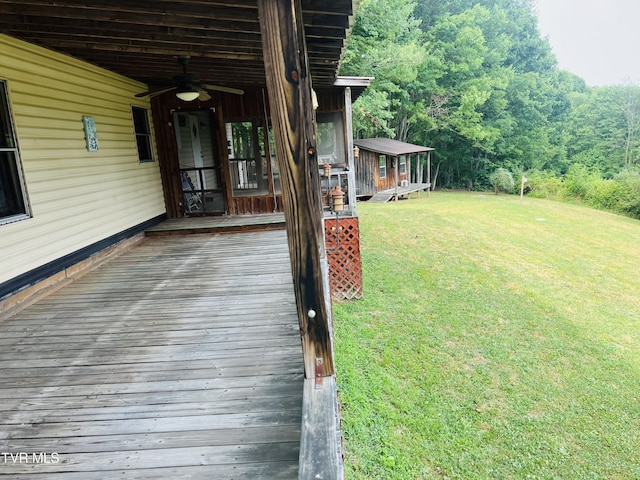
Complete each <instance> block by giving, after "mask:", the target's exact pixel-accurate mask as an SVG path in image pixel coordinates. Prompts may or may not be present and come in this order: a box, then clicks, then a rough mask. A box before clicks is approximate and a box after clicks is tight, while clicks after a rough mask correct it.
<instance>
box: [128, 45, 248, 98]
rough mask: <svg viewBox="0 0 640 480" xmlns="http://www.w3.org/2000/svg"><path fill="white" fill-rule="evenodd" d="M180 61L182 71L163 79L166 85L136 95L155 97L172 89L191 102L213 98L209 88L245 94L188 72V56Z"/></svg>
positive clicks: (181, 57) (179, 59)
mask: <svg viewBox="0 0 640 480" xmlns="http://www.w3.org/2000/svg"><path fill="white" fill-rule="evenodd" d="M178 62H179V63H180V65H182V73H180V74H178V75H175V76H174V77H172V78H171V80H163V81H161V82H158V83H164V84H166V86H161V87H157V88H153V89H150V90H148V91H146V92H142V93H138V94H136V97H146V96H149V97H155V96H156V95H161V94H163V93H165V92H169V91H171V90H175V91H176V96H177V97H178V98H179V99H180V100H183V101H185V102H191V101H193V100H195V99H196V98H197V99H198V100H201V101H203V102H204V101H207V100H209V99H211V95H209V93H208V90H215V91H218V92H225V93H232V94H234V95H243V94H244V90H239V89H237V88H231V87H223V86H222V85H208V84H205V83H202V82H201V81H200V77H198V76H197V75H195V74H193V73H188V72H187V65H188V63H189V57H188V56H186V55H185V56H180V57H178Z"/></svg>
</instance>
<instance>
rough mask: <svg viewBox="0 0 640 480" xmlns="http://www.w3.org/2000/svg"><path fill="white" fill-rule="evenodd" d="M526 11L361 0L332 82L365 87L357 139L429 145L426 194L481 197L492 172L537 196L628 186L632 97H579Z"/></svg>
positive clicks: (632, 163)
mask: <svg viewBox="0 0 640 480" xmlns="http://www.w3.org/2000/svg"><path fill="white" fill-rule="evenodd" d="M534 7H535V5H534V2H533V0H443V1H438V2H436V1H425V0H422V1H420V2H416V1H412V0H362V2H361V5H360V10H359V12H358V16H357V19H356V22H355V25H354V28H353V32H352V36H351V38H350V41H349V44H348V47H347V49H346V51H345V55H344V59H343V63H342V67H341V72H340V73H341V74H342V75H362V76H373V77H375V79H374V80H373V82H372V84H371V86H370V87H369V88H368V89H367V90H366V91H365V93H364V94H363V95H362V96H361V97H360V98H359V99H358V101H357V102H356V104H355V105H354V132H355V134H356V136H357V137H358V138H368V137H389V138H395V139H397V140H401V141H407V142H410V143H416V144H419V145H426V146H430V147H434V148H435V149H436V150H435V152H434V153H433V170H434V173H433V179H434V181H435V184H436V186H437V187H443V188H466V189H489V188H492V185H491V183H492V182H491V175H492V174H493V173H494V172H495V171H496V170H497V169H504V170H506V171H508V172H510V173H511V174H512V175H514V176H515V177H518V178H519V176H520V175H522V174H523V173H525V172H526V173H527V177H528V178H530V179H531V183H530V184H529V186H528V189H529V190H530V191H531V192H532V193H533V192H535V193H537V194H538V195H540V196H543V195H544V189H545V188H547V187H548V186H549V181H550V179H552V178H553V179H555V180H554V181H555V182H556V183H558V184H559V185H561V186H563V185H564V184H563V182H564V181H565V180H566V179H567V178H569V179H572V178H573V179H575V176H576V175H578V174H580V175H583V176H584V179H583V180H584V182H586V183H587V184H589V185H591V184H594V185H595V184H597V183H598V182H599V181H603V182H605V184H606V185H611V184H612V183H611V182H614V183H615V182H622V183H623V184H625V185H634V182H635V178H636V176H637V175H636V173H637V169H638V165H639V164H640V134H639V133H640V132H639V130H640V87H639V86H637V85H634V84H631V83H629V84H627V85H619V86H611V87H589V86H587V85H586V84H585V82H584V80H582V79H581V78H580V77H578V76H577V75H575V74H572V73H570V72H567V71H562V70H560V69H559V68H558V67H557V61H556V58H555V56H554V55H553V52H552V50H551V46H550V44H549V42H548V40H547V39H546V38H543V37H542V36H541V34H540V31H539V30H538V24H537V17H536V13H535V8H534ZM543 179H544V182H543V181H542V180H543ZM630 179H631V180H630ZM596 180H597V181H596ZM607 181H608V183H607ZM539 183H540V184H539ZM542 184H544V187H543V186H542ZM556 186H557V185H556ZM637 187H638V188H640V183H638V185H637ZM594 188H596V189H599V191H600V193H599V195H600V194H601V193H602V190H607V189H608V190H611V191H613V190H615V189H613V188H610V187H607V188H604V187H602V185H599V186H596V187H594ZM630 188H631V192H632V194H633V191H634V188H635V187H633V186H632V187H630ZM569 190H570V189H569ZM627 190H628V189H627ZM558 191H560V192H562V191H564V189H563V188H561V189H560V190H558V189H556V193H557V192H558ZM627 193H628V192H627ZM563 195H566V196H570V194H569V192H568V191H567V192H565V193H564V194H558V196H563ZM581 195H582V197H581V198H583V199H584V198H587V197H588V196H589V194H587V193H585V192H584V191H582V190H581ZM592 196H593V195H592ZM637 197H638V204H639V205H640V190H638V192H637ZM605 203H606V202H605ZM610 203H611V202H610ZM613 203H615V202H613ZM614 209H615V208H614Z"/></svg>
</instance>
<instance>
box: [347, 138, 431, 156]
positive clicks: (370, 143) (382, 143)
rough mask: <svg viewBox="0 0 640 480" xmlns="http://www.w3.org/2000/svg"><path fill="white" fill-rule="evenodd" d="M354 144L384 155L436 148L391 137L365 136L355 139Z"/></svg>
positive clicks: (419, 151) (418, 151) (406, 153)
mask: <svg viewBox="0 0 640 480" xmlns="http://www.w3.org/2000/svg"><path fill="white" fill-rule="evenodd" d="M353 144H354V145H356V146H357V147H358V148H363V149H365V150H369V151H370V152H377V153H382V154H383V155H392V156H394V157H397V156H398V155H410V154H412V153H422V152H430V151H432V150H435V148H431V147H422V146H420V145H414V144H413V143H406V142H399V141H398V140H392V139H390V138H364V139H360V140H354V141H353Z"/></svg>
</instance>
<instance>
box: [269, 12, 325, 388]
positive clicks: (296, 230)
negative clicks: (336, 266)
mask: <svg viewBox="0 0 640 480" xmlns="http://www.w3.org/2000/svg"><path fill="white" fill-rule="evenodd" d="M299 1H300V0H258V11H259V15H260V20H261V21H260V27H261V30H262V39H263V40H262V42H263V50H264V67H265V72H266V80H267V91H268V93H269V105H270V112H271V120H272V122H273V130H274V136H275V141H276V150H277V158H278V166H279V170H280V178H281V185H282V199H283V206H284V212H285V218H286V220H287V237H288V241H289V255H290V257H291V269H292V273H293V283H294V290H295V294H296V305H297V310H298V320H299V322H300V335H301V339H302V350H303V357H304V365H305V375H306V377H307V378H313V377H314V376H315V372H316V365H317V363H318V362H320V363H322V371H321V372H322V373H321V374H322V375H323V376H327V375H333V373H334V365H333V353H332V346H331V335H330V330H329V308H330V307H329V306H328V301H327V297H326V293H325V288H324V279H323V274H322V272H323V268H322V257H323V256H324V243H323V238H324V229H323V225H322V218H321V208H320V191H319V190H320V189H319V172H318V160H317V154H316V132H315V124H314V120H313V115H314V112H313V106H312V101H311V77H310V75H309V71H308V59H307V52H306V46H305V44H304V32H303V29H302V25H301V24H300V23H301V18H300V13H301V12H300V11H299V10H298V9H297V8H296V7H297V6H299V3H298V2H299ZM296 3H298V5H296Z"/></svg>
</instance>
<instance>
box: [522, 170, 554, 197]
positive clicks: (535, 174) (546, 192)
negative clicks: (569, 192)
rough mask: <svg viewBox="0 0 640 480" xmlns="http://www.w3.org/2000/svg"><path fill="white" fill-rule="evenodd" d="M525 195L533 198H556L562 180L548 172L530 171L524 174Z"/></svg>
mask: <svg viewBox="0 0 640 480" xmlns="http://www.w3.org/2000/svg"><path fill="white" fill-rule="evenodd" d="M524 176H525V177H527V183H525V184H524V188H525V193H527V195H530V196H532V197H535V198H547V199H550V200H553V199H554V198H557V197H558V196H559V194H560V191H561V190H562V179H561V178H560V177H558V176H557V175H556V174H555V173H553V172H550V171H540V170H530V171H528V172H525V175H524Z"/></svg>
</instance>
